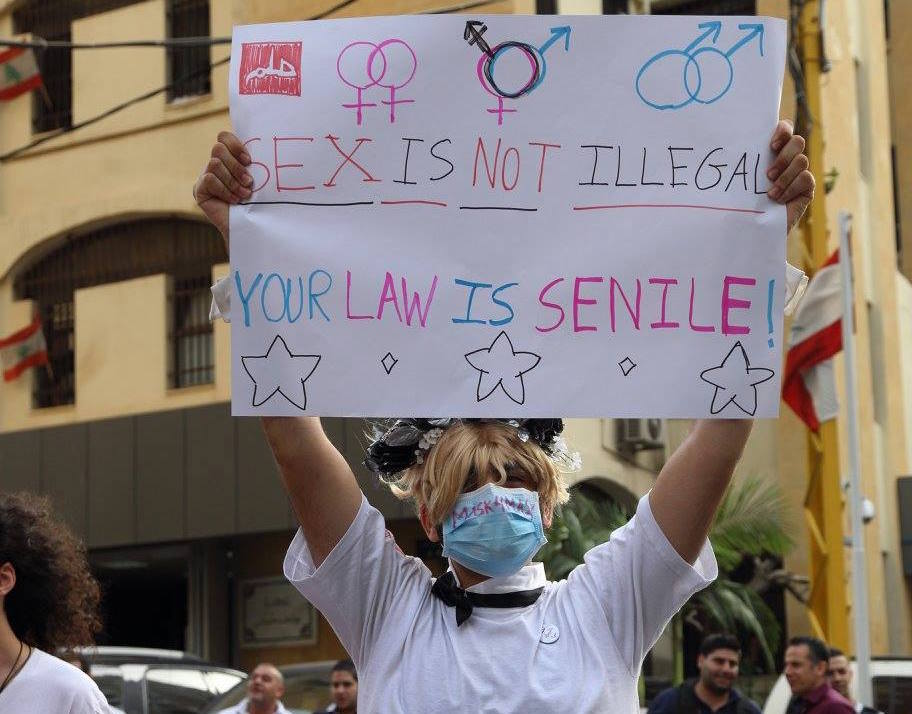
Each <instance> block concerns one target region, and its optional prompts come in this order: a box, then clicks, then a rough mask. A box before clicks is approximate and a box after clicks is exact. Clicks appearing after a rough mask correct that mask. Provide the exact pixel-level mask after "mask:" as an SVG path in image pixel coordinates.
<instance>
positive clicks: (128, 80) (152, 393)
mask: <svg viewBox="0 0 912 714" xmlns="http://www.w3.org/2000/svg"><path fill="white" fill-rule="evenodd" d="M448 9H452V8H448V7H443V6H442V5H441V4H440V3H432V2H428V0H420V1H419V2H412V3H406V4H400V5H389V3H376V2H372V1H371V0H367V1H366V2H363V3H359V4H358V5H357V7H355V6H353V5H351V4H349V3H337V4H336V6H335V9H334V7H333V6H331V5H330V4H329V3H324V4H316V3H301V2H276V3H269V4H268V5H266V4H254V3H250V4H245V3H240V4H239V3H230V2H220V1H216V0H213V1H212V2H207V1H206V0H148V1H146V2H131V1H129V0H94V1H91V2H87V3H72V2H63V1H55V2H0V37H11V36H17V37H29V36H36V37H41V38H44V39H59V40H66V41H70V42H75V43H100V42H106V41H124V40H146V39H155V38H163V37H182V36H212V37H215V38H218V37H229V36H230V34H231V28H232V25H235V24H244V23H253V22H269V21H284V20H298V19H305V18H311V17H322V16H332V17H336V16H339V17H341V16H345V15H354V14H380V13H383V14H388V13H393V12H422V11H423V12H427V11H434V12H440V11H447V10H448ZM473 11H477V12H532V11H534V7H532V6H531V5H529V6H527V5H525V4H523V3H522V2H516V3H514V2H494V3H479V4H477V5H475V6H473ZM229 52H230V45H226V44H213V45H212V46H209V47H196V48H192V49H184V50H165V49H163V48H139V49H138V48H135V47H131V48H117V49H104V50H74V51H72V52H70V51H69V50H47V51H45V52H44V53H43V55H42V56H41V58H40V62H41V66H42V71H43V76H44V81H45V87H46V92H42V93H38V92H35V93H33V94H34V96H29V95H24V96H22V97H19V98H17V99H15V100H12V101H9V102H5V103H0V155H2V156H3V158H2V160H0V334H2V335H6V334H10V333H12V332H14V331H16V330H17V329H19V328H21V327H22V326H24V325H26V324H28V323H29V322H30V321H31V319H32V316H33V315H35V314H38V315H40V316H41V319H42V324H43V329H44V333H45V337H46V340H47V343H48V350H49V355H50V365H49V367H48V368H47V369H45V368H43V367H42V368H38V369H33V370H31V371H30V372H29V373H27V374H25V375H24V376H22V377H20V378H19V379H17V380H16V381H13V382H9V383H4V384H3V385H2V386H0V488H2V489H3V490H4V491H15V490H19V489H27V490H31V491H36V492H41V493H46V494H48V495H49V496H50V497H51V498H52V500H53V502H54V504H55V506H56V508H57V510H58V511H59V512H60V513H61V514H62V515H63V517H64V518H65V519H66V520H67V522H68V523H69V524H70V525H71V526H72V527H73V528H74V529H75V530H76V532H77V533H79V534H80V535H81V536H82V537H83V538H84V539H85V540H86V543H87V544H88V547H89V550H90V559H91V562H92V565H93V568H94V569H95V571H96V573H97V574H98V576H99V578H100V580H101V582H102V585H103V588H104V591H105V597H104V604H103V607H104V619H105V623H106V625H105V630H104V632H103V633H102V638H101V641H102V642H104V643H109V644H118V645H143V646H158V647H169V648H176V649H185V650H189V651H192V652H195V653H197V654H200V655H202V656H204V657H206V658H209V659H211V660H213V661H217V662H224V663H230V664H233V665H235V666H240V667H243V668H250V667H252V666H253V665H254V664H255V663H256V662H257V661H261V660H263V659H269V660H271V661H274V662H276V663H279V664H281V663H283V662H294V661H302V660H328V659H335V658H339V657H342V656H343V655H344V653H343V650H342V648H341V646H340V645H339V643H338V641H337V640H336V638H335V636H334V634H333V632H332V630H331V629H330V628H329V626H328V625H327V624H326V623H325V621H323V620H322V618H320V617H319V616H318V615H317V614H316V613H313V612H308V611H307V610H306V608H303V609H302V607H300V606H299V605H298V603H297V600H299V598H294V599H293V601H292V600H291V599H289V598H288V597H287V595H288V588H287V587H283V581H282V578H281V575H282V568H281V565H282V558H283V555H284V552H285V549H286V547H287V545H288V543H289V542H290V538H291V535H292V532H293V528H294V518H293V516H292V514H291V511H290V509H289V506H288V503H287V500H286V498H285V495H284V492H283V491H282V488H281V486H280V482H279V479H278V477H277V473H276V468H275V465H274V462H273V460H272V456H271V454H270V452H269V449H268V447H267V445H266V443H265V440H264V438H263V435H262V431H261V428H260V425H259V423H258V420H256V419H247V418H238V419H233V418H232V417H231V416H230V405H229V400H230V372H229V364H230V360H229V354H230V344H229V337H230V333H229V330H228V329H227V325H225V324H223V323H221V322H217V323H215V324H211V323H210V322H209V321H208V306H209V292H208V289H209V285H211V283H212V281H213V280H214V279H215V278H217V277H220V276H222V275H224V274H226V273H227V271H228V266H227V264H226V260H227V255H226V252H225V249H224V247H223V245H222V242H221V239H220V238H219V236H218V235H217V233H216V232H215V231H214V229H212V228H211V227H210V226H209V225H208V224H207V223H206V222H205V220H204V218H203V216H202V214H201V212H200V211H199V210H198V209H197V207H196V205H195V202H194V200H193V198H192V195H191V190H190V189H191V186H192V185H193V183H194V181H195V178H196V176H197V175H198V174H199V172H200V170H201V169H202V167H203V166H204V165H205V162H206V160H207V158H208V152H209V148H210V146H211V145H212V143H213V142H214V141H215V137H216V135H217V133H218V132H219V131H220V130H223V129H226V128H229V127H230V121H229V117H228V97H227V65H226V64H225V63H224V62H221V60H223V59H224V58H227V57H228V54H229ZM156 89H162V91H160V92H158V93H153V92H154V90H156ZM145 94H150V96H148V97H147V98H145V99H141V100H138V101H135V102H133V101H132V100H134V99H135V98H137V97H140V96H141V95H145ZM120 104H127V105H128V106H127V107H126V108H124V109H123V110H121V111H118V112H116V113H114V114H111V115H110V116H108V117H106V118H104V119H101V120H100V121H91V120H93V119H94V118H95V117H97V116H99V115H101V114H102V113H104V112H106V111H108V110H109V109H111V108H112V107H114V106H117V105H120ZM83 124H84V125H83ZM80 125H83V126H81V127H80V128H75V127H79V126H80ZM74 128H75V129H74ZM71 129H74V130H71ZM55 132H60V133H59V135H55ZM36 140H39V141H40V140H44V141H41V142H40V143H38V144H36V145H34V146H31V147H30V148H26V149H25V150H23V151H20V149H22V147H27V146H29V145H30V144H32V143H33V142H36ZM634 421H635V423H631V424H628V425H627V426H628V427H629V428H628V429H626V430H625V432H624V434H626V437H625V438H626V441H625V440H624V439H622V440H621V442H618V436H617V434H618V430H619V426H618V425H617V424H615V423H613V422H611V421H610V420H572V421H571V422H570V424H569V426H568V436H569V439H570V440H571V441H572V442H573V443H574V445H575V446H576V448H577V449H579V450H580V451H581V453H582V456H583V459H584V462H585V468H584V471H583V472H582V473H580V474H577V475H575V476H574V478H575V479H577V480H586V481H589V482H591V483H594V484H596V485H597V486H598V487H599V488H600V489H601V492H603V493H605V494H606V497H610V498H613V499H615V500H617V501H619V502H621V503H623V505H624V506H626V507H627V508H629V509H632V508H633V507H634V506H635V503H636V499H637V497H638V496H640V495H642V494H643V493H645V492H646V491H647V490H648V489H649V488H650V486H651V484H652V483H653V481H654V478H655V475H656V473H657V471H658V469H659V467H660V466H661V463H662V459H663V458H664V449H656V448H653V447H654V446H655V445H656V444H657V443H661V442H662V440H663V439H664V437H660V439H659V442H656V439H655V438H651V439H650V438H646V439H641V438H640V437H637V436H636V435H635V434H634V433H633V431H632V430H635V429H638V428H640V427H641V426H642V427H643V433H644V434H646V433H647V431H646V429H645V423H643V424H641V423H640V422H639V421H638V420H634ZM651 426H652V427H653V429H654V428H656V426H658V427H659V428H661V423H657V424H655V425H651ZM325 427H326V430H327V432H328V434H329V435H330V437H331V439H332V440H333V442H334V443H335V444H336V445H337V446H338V447H339V449H340V450H341V451H342V452H343V453H344V454H345V456H346V457H347V459H348V460H349V462H350V463H352V464H354V465H355V471H356V474H357V477H358V479H359V481H360V483H361V486H362V488H363V489H364V491H365V493H366V494H367V495H368V498H369V499H370V501H371V502H372V503H373V504H374V505H375V506H377V507H378V508H379V509H380V510H381V511H382V513H383V514H384V516H385V517H386V519H387V522H388V524H389V527H390V529H391V530H392V532H393V533H394V534H395V536H396V539H397V542H398V543H399V544H400V546H401V547H402V548H403V550H405V551H406V552H408V553H414V554H418V555H421V556H423V557H425V558H426V560H427V562H428V563H429V564H430V565H431V566H432V567H433V568H438V569H439V568H441V567H442V561H441V560H440V558H439V556H438V554H437V552H436V551H435V550H434V548H433V547H432V544H430V543H429V542H427V541H426V539H425V537H424V534H423V532H422V531H421V529H420V526H419V524H418V521H417V519H416V518H415V514H414V511H413V510H412V508H411V507H410V506H409V505H407V504H404V503H402V502H400V501H398V500H397V499H395V498H394V497H393V496H392V495H391V494H390V493H389V492H388V490H387V489H386V488H385V487H381V486H380V485H379V484H378V483H377V481H376V479H374V478H372V477H370V476H369V475H368V473H367V472H366V471H365V470H364V469H363V468H361V467H360V466H358V464H360V461H361V459H362V458H363V447H364V443H365V439H364V430H365V425H364V423H363V422H361V421H359V420H348V419H327V420H325ZM637 439H638V441H636V453H635V452H634V449H633V446H632V445H633V444H634V440H637ZM647 442H649V445H650V446H651V448H650V449H647V450H641V449H640V448H639V447H640V446H643V445H644V444H647ZM619 443H620V446H619ZM628 447H630V448H628ZM266 602H268V603H269V607H266V606H265V605H264V603H266ZM283 617H284V618H286V619H287V620H289V621H294V622H295V623H296V626H297V628H298V632H297V635H294V633H292V635H289V634H288V632H284V633H278V634H277V631H276V628H277V627H279V625H278V624H277V623H278V622H279V621H280V620H281V619H282V618H283ZM665 650H666V660H667V661H666V669H667V668H668V667H670V664H668V662H670V659H671V655H670V650H671V647H670V645H668V646H666V648H665ZM659 660H661V657H659V656H657V661H659ZM657 668H659V669H661V665H660V664H659V665H657Z"/></svg>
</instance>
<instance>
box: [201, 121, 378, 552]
mask: <svg viewBox="0 0 912 714" xmlns="http://www.w3.org/2000/svg"><path fill="white" fill-rule="evenodd" d="M249 165H250V156H249V154H248V153H247V152H246V151H245V149H244V145H243V144H242V143H241V141H240V139H238V138H237V137H236V136H235V135H234V134H231V133H230V132H226V131H223V132H221V133H220V134H219V135H218V141H216V143H215V145H214V146H213V147H212V152H211V156H210V159H209V163H207V164H206V169H205V170H204V171H203V173H202V175H201V176H200V177H199V179H198V180H197V182H196V184H195V185H194V186H193V197H194V198H195V199H196V203H197V205H198V206H199V207H200V208H202V209H203V212H204V213H205V214H206V217H207V218H208V219H209V220H210V221H211V222H212V224H213V225H214V226H215V227H216V228H217V229H218V230H219V233H221V234H222V238H223V239H224V240H225V247H226V249H227V248H228V246H229V241H228V237H229V236H228V234H229V222H228V209H229V205H230V204H237V203H239V202H240V201H243V200H245V199H247V198H249V197H250V195H251V192H250V189H249V188H247V187H248V186H250V185H252V183H253V178H252V177H251V175H250V173H249V172H248V171H247V169H246V167H247V166H249ZM263 429H264V430H265V432H266V438H267V440H268V441H269V446H270V447H271V448H272V453H273V455H274V456H275V459H276V463H277V464H278V465H279V470H280V471H281V473H282V481H283V482H284V484H285V490H286V491H287V492H288V496H289V498H290V499H291V505H292V507H293V508H294V511H295V514H296V515H297V518H298V523H299V524H300V525H301V530H303V531H304V537H305V538H306V539H307V544H308V546H309V548H310V555H311V558H312V559H313V562H314V565H315V566H317V567H319V565H320V563H322V562H323V561H324V560H325V559H326V556H328V555H329V553H330V551H332V549H333V548H334V547H335V545H336V543H338V542H339V540H340V539H341V538H342V536H343V535H345V532H346V531H347V530H348V527H349V526H350V525H351V523H352V521H353V520H354V519H355V516H356V515H357V513H358V508H359V507H360V505H361V490H360V489H359V488H358V482H357V481H356V480H355V476H354V474H353V473H352V470H351V468H350V467H349V466H348V464H347V463H346V462H345V459H344V458H343V457H342V454H340V453H339V451H338V450H337V449H336V447H334V446H333V445H332V443H331V442H330V441H329V439H328V438H327V437H326V434H325V433H324V432H323V427H322V426H321V425H320V420H319V419H318V418H316V417H264V418H263Z"/></svg>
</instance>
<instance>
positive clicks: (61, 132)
mask: <svg viewBox="0 0 912 714" xmlns="http://www.w3.org/2000/svg"><path fill="white" fill-rule="evenodd" d="M230 61H231V57H230V56H228V57H223V58H222V59H220V60H218V61H217V62H211V63H209V64H208V65H206V66H205V67H201V68H199V69H197V70H195V71H193V72H189V73H188V74H186V75H184V76H182V77H178V78H177V79H175V80H174V81H173V82H169V83H168V84H166V85H164V86H163V87H159V88H158V89H153V90H151V91H149V92H146V93H145V94H141V95H139V96H138V97H133V98H132V99H129V100H127V101H126V102H123V103H121V104H118V105H117V106H114V107H111V108H110V109H108V110H106V111H104V112H102V113H101V114H96V115H95V116H93V117H91V118H89V119H86V120H84V121H81V122H78V123H76V124H73V125H71V126H68V127H64V128H62V129H58V130H56V131H54V132H51V133H49V134H45V135H43V136H40V137H38V138H37V139H34V140H33V141H31V142H29V143H28V144H24V145H23V146H20V147H18V148H16V149H13V150H11V151H7V152H6V153H5V154H0V162H3V161H8V160H10V159H13V158H15V157H17V156H19V155H20V154H22V153H24V152H26V151H28V150H29V149H34V148H35V147H36V146H40V145H41V144H43V143H45V142H47V141H50V140H51V139H56V138H57V137H58V136H63V135H64V134H69V133H70V132H73V131H76V130H77V129H82V128H83V127H86V126H89V125H90V124H94V123H95V122H98V121H101V120H102V119H104V118H106V117H109V116H111V115H112V114H116V113H117V112H119V111H122V110H124V109H126V108H127V107H130V106H133V105H134V104H138V103H139V102H142V101H145V100H146V99H151V98H152V97H154V96H155V95H157V94H161V93H162V92H167V91H168V90H169V89H172V88H173V87H174V86H176V85H178V84H180V83H181V82H186V81H187V80H189V79H193V78H195V77H198V76H199V75H202V74H205V73H207V72H209V71H210V70H212V68H214V67H219V66H221V65H223V64H227V63H228V62H230Z"/></svg>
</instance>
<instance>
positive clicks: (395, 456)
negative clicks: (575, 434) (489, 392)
mask: <svg viewBox="0 0 912 714" xmlns="http://www.w3.org/2000/svg"><path fill="white" fill-rule="evenodd" d="M460 421H461V422H466V423H471V422H484V421H490V422H498V423H501V424H506V425H508V426H512V427H514V428H515V429H516V433H517V436H518V438H519V440H520V441H529V440H530V439H531V440H532V442H534V443H535V444H537V445H538V446H539V447H541V449H542V450H543V451H544V452H545V454H547V455H548V458H550V459H551V460H552V461H554V462H555V463H557V464H559V465H560V466H561V467H563V468H564V469H566V470H568V471H576V470H578V469H579V468H580V466H581V462H580V456H579V454H578V453H577V452H571V451H569V449H568V448H567V442H566V441H564V438H563V437H562V436H561V432H562V431H563V430H564V422H563V420H562V419H397V420H396V421H395V422H394V423H393V424H392V426H388V427H387V426H384V425H381V424H374V425H373V431H372V433H371V438H372V439H373V441H372V442H371V444H370V446H368V447H367V457H366V458H365V459H364V465H365V466H366V467H367V468H368V470H370V471H373V472H374V473H375V474H378V475H380V476H382V477H385V478H391V477H394V476H395V475H396V474H398V473H400V472H401V471H405V470H406V469H408V468H409V467H411V466H414V465H415V464H422V463H424V458H425V456H426V455H427V453H428V451H430V449H431V447H433V446H434V444H436V443H437V441H438V439H440V437H441V436H442V435H443V432H444V431H445V430H446V429H447V428H449V427H450V426H452V425H453V424H455V423H456V422H460Z"/></svg>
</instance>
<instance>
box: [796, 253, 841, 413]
mask: <svg viewBox="0 0 912 714" xmlns="http://www.w3.org/2000/svg"><path fill="white" fill-rule="evenodd" d="M840 350H842V273H841V268H840V265H839V251H838V250H837V251H836V252H835V253H833V255H831V256H830V257H829V258H828V259H827V261H826V262H825V263H824V264H823V265H822V266H821V267H820V269H819V270H818V271H817V272H816V273H814V277H812V278H811V282H810V283H809V284H808V287H807V291H806V292H805V294H804V297H803V298H802V300H801V303H800V304H799V305H798V309H797V310H796V311H795V319H794V320H793V322H792V332H791V334H790V335H789V349H788V354H787V355H786V358H785V375H784V377H783V380H782V400H783V401H784V402H785V403H786V404H788V405H789V406H790V407H791V408H792V409H793V410H794V412H795V413H796V414H797V415H798V416H799V417H800V418H801V420H802V421H803V422H804V423H805V424H807V425H808V428H809V429H811V430H812V431H817V430H818V429H819V428H820V422H823V421H827V420H828V419H833V418H835V417H836V415H837V414H839V402H838V400H837V397H836V376H835V374H834V373H833V356H834V355H835V354H836V353H837V352H839V351H840Z"/></svg>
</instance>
